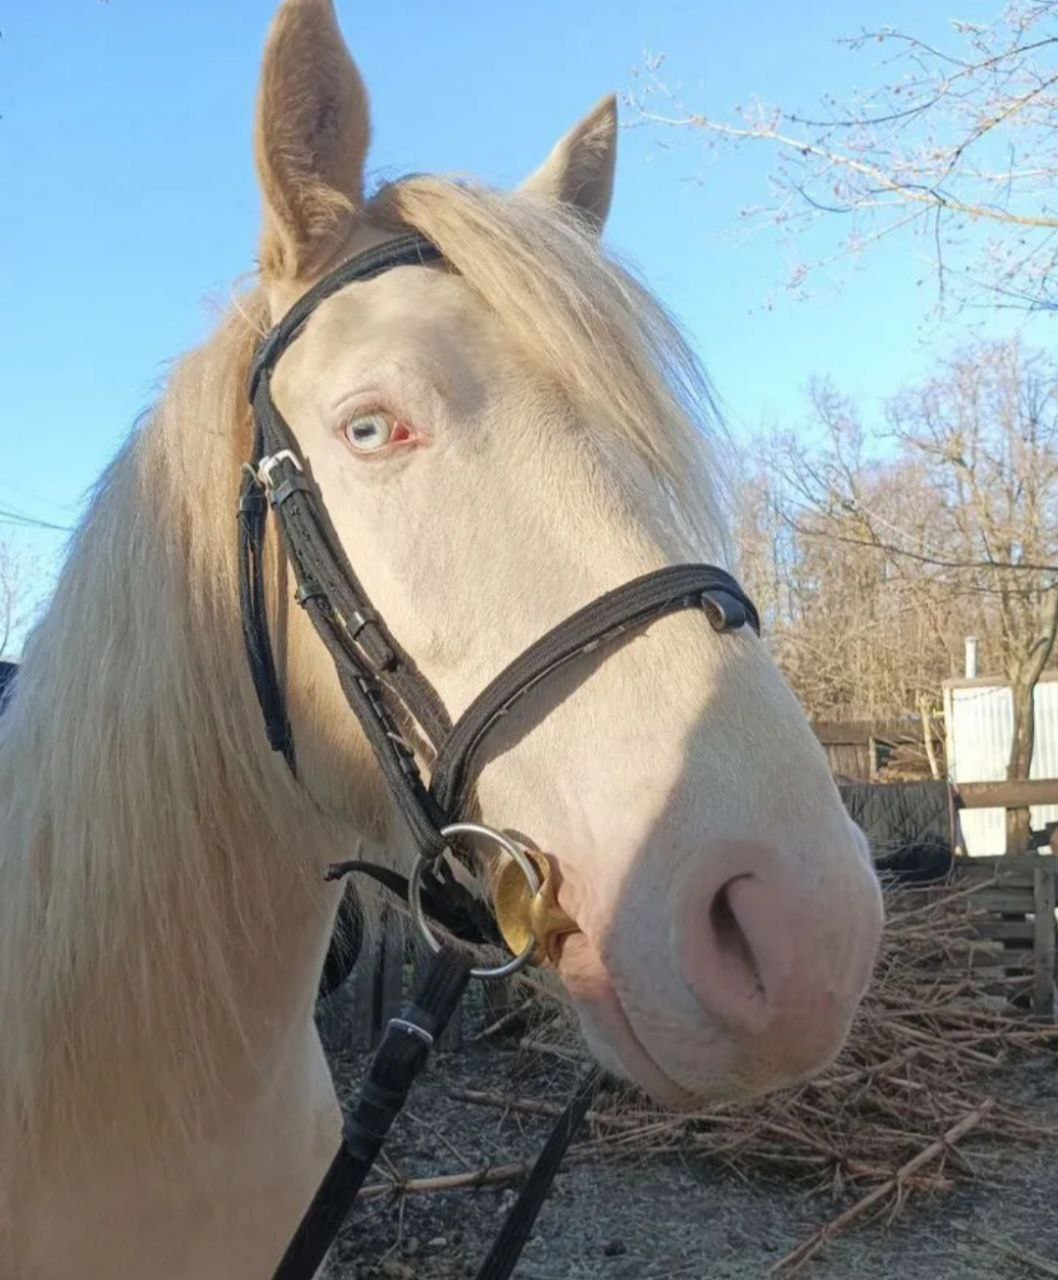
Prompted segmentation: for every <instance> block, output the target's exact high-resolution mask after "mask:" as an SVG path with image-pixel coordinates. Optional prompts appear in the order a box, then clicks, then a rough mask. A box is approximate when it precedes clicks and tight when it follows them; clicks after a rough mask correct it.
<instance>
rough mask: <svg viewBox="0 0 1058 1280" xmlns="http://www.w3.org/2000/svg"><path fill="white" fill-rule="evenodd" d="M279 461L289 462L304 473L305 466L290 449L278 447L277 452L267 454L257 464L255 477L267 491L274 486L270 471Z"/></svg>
mask: <svg viewBox="0 0 1058 1280" xmlns="http://www.w3.org/2000/svg"><path fill="white" fill-rule="evenodd" d="M281 462H289V463H291V464H292V465H293V466H294V467H295V468H296V469H297V470H298V471H300V472H301V473H302V474H304V471H305V468H304V467H303V466H302V465H301V462H300V461H299V459H298V457H297V455H296V454H295V453H294V452H293V451H292V450H290V449H280V450H279V451H278V452H277V453H270V454H268V455H267V456H266V457H264V458H262V459H261V461H260V462H259V463H258V464H257V479H258V480H259V481H260V483H261V484H263V485H264V487H265V488H266V489H267V490H268V491H269V492H271V491H272V489H273V487H274V481H273V480H272V472H273V471H274V470H275V469H276V467H278V466H279V464H280V463H281Z"/></svg>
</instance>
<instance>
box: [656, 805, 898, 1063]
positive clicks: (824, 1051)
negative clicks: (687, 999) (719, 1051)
mask: <svg viewBox="0 0 1058 1280" xmlns="http://www.w3.org/2000/svg"><path fill="white" fill-rule="evenodd" d="M881 922H882V910H881V894H880V891H879V888H878V881H877V878H876V876H875V874H874V870H873V868H872V866H871V864H870V860H869V858H868V857H867V854H866V845H865V842H864V841H863V837H862V836H861V834H860V833H859V832H858V831H855V830H854V829H852V828H851V827H850V833H849V839H848V844H847V845H844V844H843V845H842V847H840V848H836V849H834V850H832V851H830V853H829V855H828V856H827V857H821V856H820V855H819V852H818V850H817V851H814V852H813V856H811V857H807V856H806V857H804V858H800V857H797V856H796V854H795V853H794V852H791V851H788V850H784V851H779V850H775V849H769V848H763V847H761V846H759V845H735V844H726V845H722V846H715V847H713V848H712V849H707V850H705V851H704V852H703V855H702V857H701V859H700V861H698V862H697V863H696V869H695V872H694V875H693V877H692V878H691V880H690V883H689V884H688V891H687V892H686V894H685V896H684V900H683V906H682V909H681V911H680V913H679V915H678V917H677V920H676V923H675V929H676V936H675V938H674V942H675V944H676V954H677V960H678V964H679V967H680V970H681V971H682V973H683V976H684V979H685V980H686V982H687V983H688V985H689V986H690V988H691V990H692V991H693V992H694V994H695V996H696V997H697V999H698V1002H699V1003H700V1004H701V1006H702V1008H703V1009H704V1010H705V1012H706V1013H707V1014H709V1016H710V1017H711V1018H714V1019H716V1020H718V1021H720V1022H721V1023H723V1024H725V1025H727V1026H728V1027H729V1028H730V1029H731V1030H732V1031H735V1032H736V1033H743V1034H749V1035H751V1036H754V1037H758V1036H768V1037H775V1038H776V1039H777V1040H779V1041H783V1042H785V1041H787V1040H789V1041H791V1042H796V1045H797V1046H798V1048H797V1053H796V1056H797V1057H803V1058H804V1059H805V1066H806V1069H807V1067H809V1066H811V1065H818V1062H819V1060H820V1059H823V1058H826V1057H828V1056H829V1055H830V1054H831V1053H832V1052H834V1051H835V1050H836V1049H837V1048H838V1047H839V1045H840V1043H841V1041H842V1039H843V1038H844V1035H845V1032H846V1030H847V1027H848V1024H849V1021H850V1019H851V1017H852V1014H853V1012H854V1010H855V1008H856V1005H857V1003H858V1002H859V999H860V997H861V995H862V994H863V991H864V988H865V987H866V985H867V981H868V979H869V977H870V971H871V966H872V964H873V961H874V957H875V953H876V951H877V948H878V940H879V936H880V933H881ZM776 1047H777V1048H778V1047H779V1046H778V1045H777V1046H776ZM791 1047H792V1046H791V1045H786V1046H785V1047H784V1048H783V1052H788V1051H789V1049H790V1048H791Z"/></svg>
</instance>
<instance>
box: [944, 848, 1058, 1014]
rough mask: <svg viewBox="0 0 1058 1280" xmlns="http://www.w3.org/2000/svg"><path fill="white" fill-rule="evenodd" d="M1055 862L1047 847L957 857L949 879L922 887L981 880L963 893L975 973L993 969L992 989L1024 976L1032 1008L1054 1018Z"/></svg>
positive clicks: (962, 886)
mask: <svg viewBox="0 0 1058 1280" xmlns="http://www.w3.org/2000/svg"><path fill="white" fill-rule="evenodd" d="M1056 862H1058V858H1055V856H1054V855H1053V854H1051V853H1025V854H1011V855H1006V856H1004V857H997V858H957V859H956V860H955V864H954V871H953V884H952V885H948V886H946V887H945V888H944V889H943V890H939V891H938V890H936V889H934V890H923V891H922V892H924V893H927V894H928V893H936V892H951V891H952V889H953V888H954V889H955V890H956V891H958V890H960V889H970V888H972V887H976V886H978V885H979V886H981V887H980V888H976V891H975V892H973V893H969V894H967V895H966V897H965V899H964V902H965V909H966V919H967V929H968V931H969V932H971V933H972V934H973V936H974V938H975V939H976V943H977V944H978V945H975V946H974V948H973V949H972V951H971V952H970V963H972V965H973V967H974V969H975V976H976V978H977V979H978V980H979V981H980V980H982V979H986V977H987V975H986V974H983V973H982V972H981V970H992V971H994V973H995V976H996V978H997V988H996V991H997V994H999V993H1002V992H1009V989H1010V988H1009V981H1010V980H1011V979H1017V978H1018V977H1022V978H1024V982H1023V983H1022V984H1020V986H1021V990H1022V992H1023V993H1024V994H1025V995H1026V996H1027V997H1028V999H1027V1003H1028V1005H1029V1007H1030V1008H1031V1011H1032V1013H1033V1014H1034V1015H1035V1016H1036V1017H1038V1018H1041V1019H1046V1020H1047V1021H1054V1018H1055V968H1054V965H1055V932H1056V926H1055V916H1054V910H1055V864H1056ZM959 963H960V964H961V963H963V958H962V957H960V960H959ZM1004 983H1005V984H1007V985H1005V986H1004V985H1002V984H1004ZM1015 985H1016V986H1017V985H1018V984H1016V983H1015ZM982 986H983V987H987V982H986V981H983V982H982Z"/></svg>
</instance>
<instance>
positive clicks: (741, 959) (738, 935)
mask: <svg viewBox="0 0 1058 1280" xmlns="http://www.w3.org/2000/svg"><path fill="white" fill-rule="evenodd" d="M749 879H752V877H751V876H737V877H736V878H735V879H734V880H729V881H728V882H727V883H726V884H724V885H722V886H721V887H720V890H719V892H718V893H717V895H716V897H715V898H714V899H713V904H712V906H711V907H710V908H709V923H710V925H711V927H712V932H713V935H714V938H715V942H716V949H717V952H718V953H719V955H720V956H721V957H722V958H723V960H724V962H725V966H726V967H728V969H729V972H730V971H731V970H733V971H734V972H735V973H736V974H740V975H741V977H742V979H743V982H744V983H746V984H748V985H749V986H750V987H751V988H752V992H753V995H754V996H755V997H757V998H759V999H763V997H764V984H763V982H761V977H760V970H759V969H758V968H757V960H756V957H755V956H754V954H753V948H752V947H751V946H750V945H749V939H748V938H747V937H746V934H745V932H744V931H743V928H742V926H741V925H740V924H739V922H738V917H737V916H736V915H735V909H734V907H732V905H731V887H732V885H734V884H736V883H737V882H738V881H739V880H749Z"/></svg>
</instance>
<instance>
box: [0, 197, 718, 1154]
mask: <svg viewBox="0 0 1058 1280" xmlns="http://www.w3.org/2000/svg"><path fill="white" fill-rule="evenodd" d="M368 212H369V216H370V217H371V219H372V221H374V222H378V223H380V224H382V225H384V226H385V225H391V226H394V227H396V226H397V225H400V226H402V227H413V228H415V229H417V230H419V231H421V232H422V233H424V234H425V235H426V236H428V237H429V238H430V239H431V240H432V241H434V242H435V243H436V244H437V245H438V247H439V248H440V249H441V251H442V252H443V253H444V255H445V256H446V258H447V259H448V260H449V262H450V263H451V264H452V265H453V267H454V268H455V269H456V270H457V271H458V272H459V273H460V274H461V275H462V276H463V277H464V278H465V279H466V280H467V281H468V283H469V284H470V285H471V286H472V287H473V288H474V289H476V290H477V291H478V292H479V293H480V295H481V297H482V298H483V299H484V300H485V301H486V303H487V304H488V305H489V306H490V308H492V310H493V311H495V313H496V314H498V315H500V316H502V318H503V321H504V323H505V324H506V325H507V326H508V328H509V330H510V334H511V337H512V340H513V341H515V342H516V343H518V344H519V345H520V346H521V347H522V348H523V349H524V351H525V352H526V353H527V354H528V355H529V357H530V358H531V359H532V360H534V361H535V362H537V363H538V364H539V366H540V367H541V368H542V369H545V370H546V371H547V372H548V374H549V375H550V376H551V377H552V378H554V379H555V380H556V381H557V383H558V384H559V385H560V386H561V387H562V388H563V389H564V391H565V392H566V394H567V395H568V396H569V398H570V400H571V401H573V402H574V403H576V404H579V405H585V406H588V407H590V409H591V413H590V414H588V415H586V416H585V420H586V421H590V422H591V423H592V424H593V425H592V428H591V429H592V430H593V431H595V432H596V433H598V435H599V437H600V440H599V442H600V445H602V446H605V445H606V443H607V437H610V438H617V439H620V440H623V441H626V442H627V443H628V444H630V445H631V446H632V447H633V448H634V449H635V450H636V451H637V452H638V453H639V454H640V455H641V456H642V457H643V458H644V459H645V460H646V462H647V463H648V465H649V467H650V470H651V472H652V474H653V475H654V476H656V477H657V478H658V480H659V481H660V482H661V483H662V484H663V486H664V488H665V490H666V491H667V492H668V493H669V495H670V497H671V503H672V509H673V514H674V517H677V516H678V517H679V518H680V519H682V520H684V521H686V522H687V523H688V524H689V525H690V526H693V528H694V529H695V530H697V531H698V533H699V534H700V535H701V537H703V538H705V539H706V542H705V547H708V548H711V549H712V554H713V556H714V558H716V559H720V558H722V552H721V551H719V550H718V548H720V547H722V545H723V532H722V531H723V525H724V522H723V518H722V512H721V502H720V499H719V496H718V489H717V486H716V482H715V470H714V469H713V467H712V466H711V464H710V462H709V460H708V453H707V450H706V448H705V446H704V442H703V436H704V435H705V434H706V433H708V432H709V431H710V430H711V428H712V424H713V409H712V400H711V397H710V394H709V391H708V387H707V384H706V382H705V380H704V378H703V376H702V374H701V371H700V369H699V366H698V364H697V362H696V360H695V358H694V356H693V355H692V353H691V352H690V350H689V349H688V347H687V344H686V342H685V341H684V339H683V337H682V336H681V335H680V333H679V331H678V329H677V328H676V327H675V325H674V324H673V323H672V321H671V320H670V319H669V318H668V317H667V316H666V314H665V313H664V311H663V310H662V308H661V307H660V306H659V305H658V303H657V302H656V301H655V300H654V299H653V298H651V297H650V295H649V294H648V293H647V292H646V290H645V289H644V288H643V287H642V286H641V285H639V284H638V283H636V282H635V281H634V279H633V278H632V277H631V275H630V274H629V273H627V272H626V271H624V270H622V269H621V268H619V267H618V266H616V265H614V264H613V263H611V262H609V261H607V260H606V259H605V258H604V257H603V255H602V254H601V253H600V252H599V251H598V249H597V247H596V245H595V242H594V239H593V237H592V236H591V235H590V234H589V233H588V232H587V231H586V230H585V229H584V228H583V226H582V225H581V224H580V223H578V222H577V220H576V219H575V218H574V217H573V216H572V215H569V216H565V215H562V214H560V213H559V212H558V211H557V210H556V209H555V208H554V207H553V206H551V205H546V204H544V203H543V202H542V201H540V200H538V199H533V198H530V197H527V196H523V197H517V198H510V197H504V196H501V195H498V194H493V193H491V192H488V191H484V190H481V189H478V188H473V187H468V186H464V185H460V184H456V183H452V182H447V181H443V180H439V179H433V178H413V179H408V180H405V181H402V182H400V183H398V184H395V185H392V186H388V187H386V188H384V189H383V190H382V191H381V192H380V193H379V194H378V195H377V196H376V198H375V199H374V200H373V201H372V203H371V205H370V207H369V211H368ZM267 325H268V316H267V309H266V305H265V302H264V298H263V294H262V292H261V291H255V292H253V293H251V294H250V295H249V296H247V297H245V298H242V299H240V300H239V301H238V303H237V304H236V305H234V306H233V307H232V309H231V310H230V312H229V314H228V315H227V317H226V318H225V319H224V320H223V322H222V323H221V325H220V327H219V329H218V331H217V332H216V333H215V334H214V336H213V337H212V338H211V339H210V340H209V341H208V342H207V343H206V344H205V345H204V346H203V347H201V348H200V349H198V350H196V351H194V352H192V353H191V354H189V355H188V356H186V357H185V358H184V359H182V360H181V361H180V362H179V363H178V364H177V366H176V367H175V369H174V371H173V374H172V376H171V378H170V380H169V384H168V387H167V389H166V391H165V393H164V395H163V397H162V399H161V401H160V403H159V405H158V406H157V408H156V409H155V410H154V411H153V412H152V413H151V414H150V415H149V416H148V418H147V419H146V420H145V422H144V423H143V425H142V427H141V428H140V429H138V430H137V432H136V433H135V434H134V435H133V436H132V438H131V439H130V441H129V442H128V444H127V445H126V447H125V448H124V449H123V450H122V451H121V453H120V454H119V456H118V457H117V458H116V460H115V461H114V462H113V463H112V465H111V466H110V467H109V468H108V470H107V472H106V474H105V475H104V477H103V478H102V480H101V481H100V483H99V486H98V489H97V492H96V495H95V498H94V501H93V503H92V505H91V509H90V511H89V513H88V515H87V516H86V518H85V520H84V523H83V525H82V527H81V528H80V530H79V531H78V534H77V536H76V538H75V539H74V541H73V544H72V547H71V550H70V553H69V557H68V560H67V563H66V565H65V568H64V570H63V572H62V575H61V577H60V580H59V584H58V587H57V589H56V592H55V596H54V599H53V601H52V603H51V605H50V607H49V609H48V611H47V613H46V615H45V616H44V618H43V620H42V621H41V623H40V624H39V625H38V627H37V628H36V630H35V631H34V633H33V635H32V637H31V638H30V641H29V642H28V644H27V645H26V652H25V662H24V666H23V668H22V670H21V671H20V673H19V677H18V682H17V689H16V693H15V696H14V698H13V700H12V702H11V704H10V706H9V707H8V709H7V710H6V712H5V713H4V716H3V717H2V719H0V804H2V805H3V819H2V821H0V833H2V834H0V1026H2V1028H3V1032H2V1034H0V1086H2V1093H0V1150H6V1151H11V1150H21V1151H22V1152H31V1151H33V1150H35V1149H36V1148H37V1147H38V1145H39V1138H40V1132H41V1130H42V1129H46V1130H48V1131H49V1132H54V1131H58V1132H63V1131H68V1132H69V1133H70V1134H73V1133H75V1132H77V1131H78V1130H79V1129H83V1127H84V1126H85V1125H88V1124H92V1123H94V1119H93V1117H95V1116H98V1115H105V1114H106V1113H107V1107H106V1104H105V1103H104V1102H102V1099H103V1098H105V1097H107V1096H108V1095H109V1096H111V1097H112V1098H116V1099H119V1104H118V1105H119V1110H120V1113H121V1114H122V1117H123V1122H124V1123H125V1125H126V1126H127V1127H129V1128H132V1129H133V1130H135V1129H138V1130H139V1131H141V1132H142V1133H143V1135H144V1140H145V1142H147V1141H150V1142H156V1141H157V1139H158V1136H159V1131H160V1130H162V1131H164V1132H165V1134H166V1135H167V1137H168V1138H170V1139H171V1136H172V1131H173V1130H174V1129H176V1130H178V1131H189V1130H191V1129H193V1128H194V1127H195V1126H196V1124H197V1123H198V1121H199V1116H198V1110H197V1108H198V1105H199V1099H201V1098H202V1097H204V1096H206V1094H207V1093H208V1090H209V1084H210V1080H211V1079H212V1073H211V1064H212V1063H214V1062H216V1061H218V1059H219V1058H220V1057H221V1056H222V1055H229V1056H230V1055H233V1054H239V1053H241V1052H242V1051H243V1049H242V1046H243V1044H244V1041H245V1038H246V1037H245V1027H244V1020H245V1018H246V1017H247V1016H248V1015H247V1013H246V1010H245V1004H244V1000H243V993H244V992H245V990H246V989H247V984H248V983H252V981H253V971H254V967H255V964H256V963H257V962H258V960H259V958H260V957H261V956H262V955H266V954H269V953H272V954H274V953H275V951H276V949H277V948H280V947H281V945H282V940H283V937H284V931H285V929H286V927H287V926H288V924H289V921H290V918H291V917H292V916H298V915H299V913H304V912H307V911H309V910H312V909H318V903H319V898H320V892H321V891H320V889H319V887H318V885H317V877H316V875H315V869H316V868H318V866H319V858H320V857H321V856H322V855H321V849H322V848H323V847H326V846H327V845H328V844H330V845H331V846H332V847H333V846H334V845H336V844H338V842H339V841H343V842H344V843H343V845H342V847H343V848H345V849H348V848H349V847H350V839H351V838H352V836H353V833H351V832H350V831H348V829H345V830H341V829H340V828H339V827H338V826H337V824H336V823H335V822H334V821H333V820H331V819H328V818H326V817H325V816H324V815H322V814H321V813H320V812H319V811H318V810H317V809H316V808H314V807H313V806H312V804H311V803H310V802H309V801H308V799H307V798H306V796H305V793H304V791H303V789H301V788H299V787H298V786H297V785H296V784H295V783H294V782H293V780H292V779H291V778H289V777H288V776H287V774H286V772H285V770H284V769H283V767H282V766H281V763H279V762H277V759H276V758H275V757H274V756H273V755H272V753H271V752H269V750H268V748H267V745H266V744H265V742H264V739H263V733H262V730H261V724H260V716H259V712H258V709H257V706H256V704H255V702H254V701H253V695H252V692H251V690H250V687H249V682H248V679H247V677H246V673H245V670H244V668H243V663H244V658H243V654H242V649H241V643H242V641H241V635H240V630H239V617H238V589H237V580H236V557H235V521H234V504H235V493H236V487H237V477H238V471H239V466H240V464H241V463H242V461H243V459H244V458H245V457H246V456H247V453H248V444H249V430H250V423H249V414H248V409H247V406H246V403H245V387H246V376H247V371H248V367H249V363H250V360H251V357H252V353H253V350H254V347H255V344H256V342H257V341H258V338H259V335H260V334H261V333H262V332H263V331H264V330H265V329H266V328H267ZM703 549H704V548H703ZM119 1062H120V1063H121V1064H122V1065H121V1072H120V1073H117V1072H116V1071H115V1068H114V1064H115V1063H119ZM246 1069H247V1070H248V1071H250V1070H252V1069H253V1064H252V1063H250V1062H247V1067H246ZM139 1080H142V1081H151V1082H152V1083H153V1088H154V1094H153V1096H152V1095H151V1094H150V1093H149V1092H146V1091H143V1092H142V1093H141V1092H140V1091H138V1090H137V1088H136V1087H135V1083H134V1082H136V1081H139ZM189 1081H192V1082H194V1087H189ZM159 1092H160V1093H161V1095H162V1097H163V1099H164V1104H163V1105H162V1107H161V1108H160V1109H159V1106H158V1101H157V1095H158V1093H159ZM89 1099H90V1100H91V1101H90V1103H89V1101H88V1100H89Z"/></svg>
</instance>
